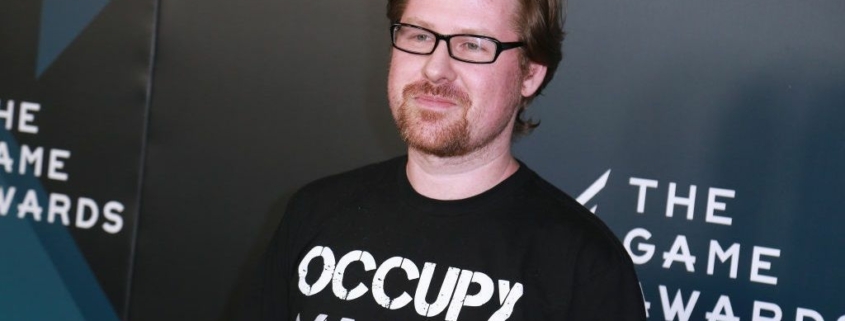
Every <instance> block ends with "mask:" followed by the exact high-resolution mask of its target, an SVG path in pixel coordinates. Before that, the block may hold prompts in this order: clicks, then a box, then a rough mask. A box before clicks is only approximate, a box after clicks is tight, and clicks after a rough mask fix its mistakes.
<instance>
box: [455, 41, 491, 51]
mask: <svg viewBox="0 0 845 321" xmlns="http://www.w3.org/2000/svg"><path fill="white" fill-rule="evenodd" d="M461 50H463V51H478V52H482V51H486V50H487V47H486V46H485V45H484V44H483V43H481V42H480V41H478V40H467V41H464V42H462V43H461Z"/></svg>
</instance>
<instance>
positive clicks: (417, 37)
mask: <svg viewBox="0 0 845 321" xmlns="http://www.w3.org/2000/svg"><path fill="white" fill-rule="evenodd" d="M409 38H410V40H413V41H417V42H426V41H428V40H430V39H431V35H429V34H425V33H415V34H411V35H410V37H409Z"/></svg>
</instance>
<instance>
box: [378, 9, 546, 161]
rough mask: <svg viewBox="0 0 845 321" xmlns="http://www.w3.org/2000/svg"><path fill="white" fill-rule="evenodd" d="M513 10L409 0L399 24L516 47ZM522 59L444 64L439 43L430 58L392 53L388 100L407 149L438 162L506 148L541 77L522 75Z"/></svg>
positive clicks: (534, 72)
mask: <svg viewBox="0 0 845 321" xmlns="http://www.w3.org/2000/svg"><path fill="white" fill-rule="evenodd" d="M517 6H518V4H517V2H516V1H515V0H409V1H408V4H407V7H406V8H405V12H404V14H403V15H402V19H401V22H403V23H408V24H413V25H417V26H421V27H424V28H427V29H430V30H433V31H435V32H437V33H440V34H445V35H450V34H475V35H482V36H488V37H493V38H496V39H498V40H499V41H502V42H512V41H520V39H519V35H518V33H517V31H516V30H515V29H514V28H513V23H512V22H513V18H514V15H515V14H516V12H517ZM519 55H520V52H519V50H518V49H513V50H507V51H503V52H502V53H501V55H499V57H498V59H496V61H495V62H494V63H492V64H471V63H466V62H461V61H457V60H454V59H452V58H451V57H449V53H448V49H447V44H446V42H444V41H441V42H440V43H439V44H438V45H437V49H436V50H435V51H434V53H432V54H431V55H427V56H426V55H415V54H410V53H406V52H403V51H400V50H397V49H393V55H392V58H391V61H390V75H389V77H388V98H389V100H390V109H391V112H392V113H393V117H394V119H395V120H396V124H397V127H398V128H399V130H400V133H401V134H402V137H403V139H404V140H405V142H406V143H408V145H409V146H410V147H411V148H414V149H417V150H419V151H422V152H424V153H426V154H431V155H436V156H440V157H451V156H463V155H466V154H468V153H470V152H474V151H477V150H480V149H482V148H484V147H486V146H488V145H489V144H491V143H492V142H499V143H506V144H509V143H510V137H511V130H512V128H513V121H514V118H515V115H516V109H517V106H518V105H519V102H520V100H521V97H522V96H530V95H532V94H533V93H534V91H536V89H537V87H538V86H539V81H542V78H543V76H544V75H545V67H543V66H539V65H536V64H530V65H531V66H530V67H529V68H528V70H527V72H526V71H524V70H522V68H520V63H519ZM537 77H539V81H538V80H537ZM535 83H536V84H535ZM508 146H509V145H508Z"/></svg>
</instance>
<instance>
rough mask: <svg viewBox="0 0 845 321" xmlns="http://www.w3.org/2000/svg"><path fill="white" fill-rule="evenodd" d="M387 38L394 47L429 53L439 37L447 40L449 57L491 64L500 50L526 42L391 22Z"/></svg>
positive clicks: (411, 51) (432, 50)
mask: <svg viewBox="0 0 845 321" xmlns="http://www.w3.org/2000/svg"><path fill="white" fill-rule="evenodd" d="M390 38H391V39H392V41H393V47H394V48H396V49H399V50H402V51H404V52H407V53H412V54H417V55H430V54H432V53H433V52H434V50H436V49H437V45H438V44H439V43H440V40H443V41H446V47H447V48H448V49H449V50H448V51H449V56H450V57H452V59H455V60H459V61H463V62H468V63H474V64H489V63H493V62H494V61H496V58H498V57H499V54H501V53H502V51H505V50H508V49H513V48H519V47H522V46H524V45H525V43H524V42H501V41H499V40H497V39H496V38H491V37H486V36H479V35H470V34H457V35H441V34H439V33H436V32H434V31H431V30H428V29H426V28H423V27H420V26H415V25H412V24H407V23H394V24H392V25H391V26H390Z"/></svg>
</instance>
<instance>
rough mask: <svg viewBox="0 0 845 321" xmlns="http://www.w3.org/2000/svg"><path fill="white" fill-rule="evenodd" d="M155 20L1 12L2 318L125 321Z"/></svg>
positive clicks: (139, 7) (102, 2) (10, 6)
mask: <svg viewBox="0 0 845 321" xmlns="http://www.w3.org/2000/svg"><path fill="white" fill-rule="evenodd" d="M154 12H155V2H154V1H151V0H121V1H109V0H86V1H73V2H67V1H55V0H44V1H4V2H3V3H2V4H0V44H2V45H0V48H2V49H0V70H3V72H2V76H0V320H4V321H6V320H8V321H18V320H20V321H29V320H70V321H95V320H97V321H100V320H102V321H116V320H119V319H126V317H125V316H126V312H127V306H126V302H127V300H128V293H129V290H130V287H131V267H132V252H133V249H134V241H135V234H136V222H137V215H138V214H137V213H138V203H139V186H140V179H141V164H142V159H143V140H144V134H145V126H146V117H147V108H148V107H147V93H148V83H149V77H150V67H151V63H152V61H151V47H152V42H153V18H154V16H155V15H154Z"/></svg>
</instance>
